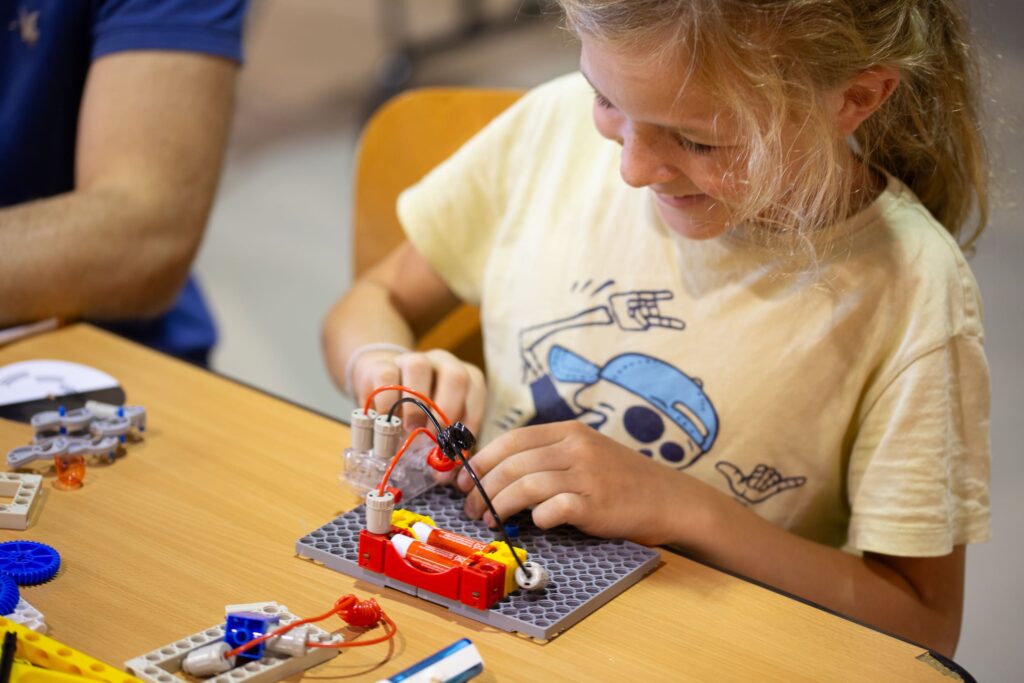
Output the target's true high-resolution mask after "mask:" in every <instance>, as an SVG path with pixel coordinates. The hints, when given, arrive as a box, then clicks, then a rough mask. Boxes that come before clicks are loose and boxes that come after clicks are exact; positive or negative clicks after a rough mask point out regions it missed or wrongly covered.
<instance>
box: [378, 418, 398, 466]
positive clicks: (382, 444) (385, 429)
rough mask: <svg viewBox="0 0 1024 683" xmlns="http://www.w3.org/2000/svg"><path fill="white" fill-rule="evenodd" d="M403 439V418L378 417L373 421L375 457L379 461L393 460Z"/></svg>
mask: <svg viewBox="0 0 1024 683" xmlns="http://www.w3.org/2000/svg"><path fill="white" fill-rule="evenodd" d="M401 438H402V418H400V417H398V416H397V415H395V416H394V417H392V418H390V419H389V418H388V416H387V415H378V416H377V419H376V420H374V421H373V457H375V458H377V459H378V460H391V458H393V457H394V455H395V453H397V452H398V445H399V443H400V442H401Z"/></svg>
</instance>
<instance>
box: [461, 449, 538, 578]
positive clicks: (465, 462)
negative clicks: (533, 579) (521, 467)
mask: <svg viewBox="0 0 1024 683" xmlns="http://www.w3.org/2000/svg"><path fill="white" fill-rule="evenodd" d="M458 456H459V460H461V461H462V466H463V467H465V468H466V472H468V473H469V478H470V479H472V480H473V483H474V484H475V485H476V490H477V491H479V492H480V497H481V498H483V499H484V503H485V504H486V505H487V509H488V510H490V511H491V516H492V517H494V521H495V523H496V524H497V525H498V528H499V529H501V537H502V539H504V541H505V545H507V546H508V549H509V552H511V553H512V558H513V559H514V560H515V561H516V564H518V565H519V568H520V569H522V570H523V574H525V575H526V577H527V578H529V576H530V572H528V571H527V570H526V567H525V566H524V565H523V561H522V560H521V559H519V555H518V554H517V553H516V550H515V546H514V545H512V541H510V540H509V538H508V531H507V530H506V529H505V525H504V524H503V523H502V521H501V517H499V516H498V511H497V510H495V509H494V503H492V502H491V498H490V496H488V495H487V492H486V491H484V487H483V484H481V483H480V479H479V478H478V477H477V476H476V472H474V471H473V468H472V467H470V466H469V461H468V460H466V456H464V455H463V454H462V451H459V452H458Z"/></svg>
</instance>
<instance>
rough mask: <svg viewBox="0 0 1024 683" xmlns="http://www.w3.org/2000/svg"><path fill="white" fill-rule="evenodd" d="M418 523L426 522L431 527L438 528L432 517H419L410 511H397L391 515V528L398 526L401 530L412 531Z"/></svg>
mask: <svg viewBox="0 0 1024 683" xmlns="http://www.w3.org/2000/svg"><path fill="white" fill-rule="evenodd" d="M416 522H426V523H427V524H429V525H430V526H437V525H436V524H434V520H432V519H431V518H430V517H427V516H426V515H418V514H416V513H415V512H412V511H410V510H395V511H394V512H392V513H391V526H397V527H398V528H399V529H410V530H411V529H412V525H413V524H415V523H416Z"/></svg>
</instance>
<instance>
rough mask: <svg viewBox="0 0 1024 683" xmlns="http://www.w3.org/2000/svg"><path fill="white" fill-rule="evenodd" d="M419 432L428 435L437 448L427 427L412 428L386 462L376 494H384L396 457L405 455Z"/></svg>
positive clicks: (396, 462) (435, 441) (434, 439)
mask: <svg viewBox="0 0 1024 683" xmlns="http://www.w3.org/2000/svg"><path fill="white" fill-rule="evenodd" d="M420 434H426V435H427V436H428V437H430V440H431V441H433V442H434V450H438V449H437V438H435V437H434V435H433V434H431V433H430V430H429V429H427V428H426V427H417V428H416V429H414V430H412V432H410V433H409V436H408V437H406V439H405V443H403V444H402V447H401V448H399V449H398V451H396V452H395V457H393V458H391V463H390V464H388V468H387V469H386V470H384V476H383V477H381V480H380V486H379V487H378V488H377V495H378V496H383V495H384V489H385V488H386V487H387V485H388V479H389V478H390V477H391V472H392V470H394V469H395V465H397V464H398V459H399V458H401V457H402V456H403V455H405V451H406V450H408V448H409V446H410V445H411V444H412V442H413V439H415V438H416V437H417V436H418V435H420Z"/></svg>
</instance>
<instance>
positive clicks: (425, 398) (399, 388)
mask: <svg viewBox="0 0 1024 683" xmlns="http://www.w3.org/2000/svg"><path fill="white" fill-rule="evenodd" d="M385 391H397V392H400V393H406V394H410V395H412V396H415V397H416V398H418V399H419V400H421V401H423V402H424V403H426V404H427V405H428V406H430V408H431V410H433V411H434V412H435V413H437V416H438V417H440V418H441V421H442V422H443V423H444V426H445V427H447V426H448V425H449V424H451V422H450V421H449V420H448V416H447V415H445V414H444V411H443V410H441V409H440V408H438V407H437V404H436V403H434V402H433V401H432V400H430V397H429V396H425V395H424V394H421V393H420V392H418V391H416V390H415V389H410V388H409V387H403V386H402V385H401V384H388V385H385V386H383V387H377V388H376V389H374V390H373V391H371V392H370V395H369V396H367V397H366V401H365V402H364V403H363V412H364V413H369V412H370V403H371V402H372V401H373V397H374V396H376V395H377V394H380V393H382V392H385Z"/></svg>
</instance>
